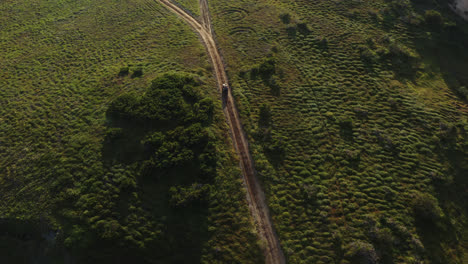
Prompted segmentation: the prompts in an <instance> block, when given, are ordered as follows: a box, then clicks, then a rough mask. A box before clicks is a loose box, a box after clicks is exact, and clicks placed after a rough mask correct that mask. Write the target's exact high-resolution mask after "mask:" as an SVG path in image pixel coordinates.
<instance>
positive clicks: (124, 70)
mask: <svg viewBox="0 0 468 264" xmlns="http://www.w3.org/2000/svg"><path fill="white" fill-rule="evenodd" d="M128 73H129V68H128V66H127V67H122V68H120V70H119V76H120V77H123V76H127V75H128Z"/></svg>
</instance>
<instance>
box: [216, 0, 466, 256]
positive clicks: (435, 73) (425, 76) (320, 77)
mask: <svg viewBox="0 0 468 264" xmlns="http://www.w3.org/2000/svg"><path fill="white" fill-rule="evenodd" d="M210 9H211V13H212V15H213V23H214V27H215V32H216V34H217V41H218V42H219V44H220V46H221V48H222V51H223V55H224V58H225V61H226V64H227V67H228V71H229V77H230V79H231V82H232V86H233V93H234V95H235V96H236V99H237V103H238V105H239V109H240V111H241V115H242V118H243V123H244V125H245V128H246V130H247V132H248V134H249V140H250V144H251V148H252V151H253V155H254V158H255V161H256V169H257V170H258V171H259V174H260V175H261V177H262V180H263V182H264V186H265V188H266V193H267V197H268V200H269V205H270V208H271V211H272V214H273V220H274V223H275V226H276V228H277V231H278V233H279V236H280V240H281V244H282V246H283V249H284V251H285V254H286V255H287V258H288V261H289V262H290V263H421V262H424V263H465V262H466V261H467V246H468V244H467V241H468V240H467V233H466V231H465V230H467V227H468V226H467V224H468V223H467V211H466V208H467V196H466V194H467V182H466V175H468V155H467V151H468V149H467V146H468V145H467V131H468V122H467V111H468V107H467V104H466V103H467V97H466V95H467V94H466V91H467V90H466V87H467V85H468V80H467V79H466V77H467V75H466V69H467V68H468V53H466V50H465V48H464V47H466V46H467V45H468V34H467V28H468V25H467V24H466V22H463V21H461V20H460V19H458V17H456V16H455V15H453V14H452V13H451V12H450V10H448V8H447V7H446V4H445V2H444V1H441V2H440V3H438V2H437V1H312V2H311V1H275V0H262V1H235V2H233V1H224V0H213V1H210Z"/></svg>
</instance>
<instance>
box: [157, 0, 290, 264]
mask: <svg viewBox="0 0 468 264" xmlns="http://www.w3.org/2000/svg"><path fill="white" fill-rule="evenodd" d="M156 1H158V2H160V3H161V4H163V5H164V6H165V7H166V8H167V9H169V10H170V11H172V12H173V13H175V14H176V15H177V16H179V17H180V18H181V19H183V20H184V21H185V22H186V23H187V24H189V25H190V26H191V27H192V28H193V29H194V30H195V31H196V32H197V33H198V35H199V36H200V38H201V40H202V42H203V44H204V45H205V47H206V49H207V51H208V55H209V57H210V59H211V62H212V64H213V68H214V72H215V76H216V80H217V82H218V90H219V91H220V92H221V91H222V84H224V83H225V84H227V85H228V87H230V86H229V81H228V78H227V75H226V71H225V69H224V63H223V61H222V59H221V55H220V54H219V51H218V48H217V46H216V42H215V41H214V38H213V34H212V26H211V21H210V15H209V10H208V3H207V0H199V5H200V13H201V19H200V20H201V22H199V21H197V20H196V19H195V18H193V17H192V16H190V15H189V14H187V13H186V12H185V11H184V10H182V9H181V8H179V7H178V6H177V5H175V4H174V3H172V2H171V1H169V0H156ZM223 109H224V114H225V116H226V120H227V123H228V125H229V128H230V132H231V136H232V140H233V143H234V147H235V149H236V151H237V154H238V155H239V159H240V167H241V170H242V176H243V179H244V183H245V186H246V188H247V200H248V203H249V208H250V212H251V213H252V215H253V218H254V220H255V224H256V228H257V233H258V235H259V238H260V241H261V242H262V243H261V245H262V250H263V253H264V255H265V263H267V264H270V263H271V264H283V263H286V261H285V258H284V255H283V252H282V250H281V246H280V243H279V240H278V237H277V235H276V233H275V231H274V229H273V225H272V223H271V218H270V214H269V211H268V206H267V205H266V202H265V196H264V193H263V190H262V188H261V185H260V182H259V180H258V178H257V175H256V172H255V168H254V163H253V160H252V157H251V155H250V151H249V144H248V141H247V136H246V134H245V132H244V130H243V128H242V124H241V122H240V119H239V113H238V111H237V108H236V106H235V103H234V98H233V97H232V95H231V91H230V88H229V90H228V93H227V96H226V97H225V98H224V100H223Z"/></svg>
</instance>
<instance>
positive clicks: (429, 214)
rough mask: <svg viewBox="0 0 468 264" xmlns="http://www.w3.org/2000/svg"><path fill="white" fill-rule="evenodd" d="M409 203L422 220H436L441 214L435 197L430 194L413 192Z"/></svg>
mask: <svg viewBox="0 0 468 264" xmlns="http://www.w3.org/2000/svg"><path fill="white" fill-rule="evenodd" d="M411 204H412V206H413V210H414V213H415V214H416V216H417V217H418V218H420V219H421V220H423V221H430V222H436V221H437V220H439V219H440V218H441V217H442V215H443V213H442V210H441V209H440V207H439V204H438V202H437V199H436V198H434V196H432V195H430V194H427V193H419V192H416V193H414V194H413V196H412V201H411Z"/></svg>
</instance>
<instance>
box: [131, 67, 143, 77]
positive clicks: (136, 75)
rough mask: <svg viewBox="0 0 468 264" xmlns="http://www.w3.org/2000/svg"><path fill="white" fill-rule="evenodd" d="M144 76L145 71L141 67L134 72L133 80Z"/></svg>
mask: <svg viewBox="0 0 468 264" xmlns="http://www.w3.org/2000/svg"><path fill="white" fill-rule="evenodd" d="M141 76H143V69H142V68H141V67H137V68H135V69H134V70H133V72H132V76H131V77H132V78H137V77H141Z"/></svg>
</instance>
